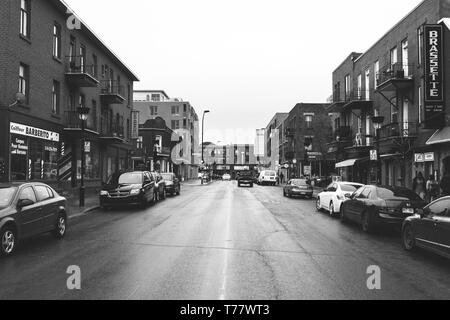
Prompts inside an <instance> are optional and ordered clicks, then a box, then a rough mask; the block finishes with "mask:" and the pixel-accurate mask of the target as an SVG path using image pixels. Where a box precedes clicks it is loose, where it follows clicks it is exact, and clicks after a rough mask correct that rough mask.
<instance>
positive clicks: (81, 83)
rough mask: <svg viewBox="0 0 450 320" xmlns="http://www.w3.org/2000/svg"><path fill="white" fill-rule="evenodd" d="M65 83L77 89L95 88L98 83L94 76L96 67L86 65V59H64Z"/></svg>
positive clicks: (76, 57) (73, 57)
mask: <svg viewBox="0 0 450 320" xmlns="http://www.w3.org/2000/svg"><path fill="white" fill-rule="evenodd" d="M66 59H67V62H66V71H65V75H66V81H67V82H68V83H69V85H71V86H74V87H77V88H96V87H98V84H99V81H98V80H97V77H96V75H95V73H96V66H94V65H87V64H86V58H84V57H81V56H69V57H66Z"/></svg>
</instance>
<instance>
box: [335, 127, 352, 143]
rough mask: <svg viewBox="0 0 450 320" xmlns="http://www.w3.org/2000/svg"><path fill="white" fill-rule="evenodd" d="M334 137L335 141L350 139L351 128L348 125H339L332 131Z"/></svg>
mask: <svg viewBox="0 0 450 320" xmlns="http://www.w3.org/2000/svg"><path fill="white" fill-rule="evenodd" d="M334 139H335V141H337V142H341V141H349V140H352V139H353V134H352V128H351V127H348V126H344V127H339V128H338V129H336V130H335V131H334Z"/></svg>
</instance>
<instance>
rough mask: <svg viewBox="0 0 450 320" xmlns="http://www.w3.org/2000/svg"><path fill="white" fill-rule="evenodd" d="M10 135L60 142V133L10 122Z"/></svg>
mask: <svg viewBox="0 0 450 320" xmlns="http://www.w3.org/2000/svg"><path fill="white" fill-rule="evenodd" d="M10 133H11V134H19V135H22V136H27V137H33V138H38V139H43V140H49V141H56V142H59V133H56V132H53V131H48V130H43V129H39V128H34V127H30V126H27V125H24V124H19V123H15V122H10Z"/></svg>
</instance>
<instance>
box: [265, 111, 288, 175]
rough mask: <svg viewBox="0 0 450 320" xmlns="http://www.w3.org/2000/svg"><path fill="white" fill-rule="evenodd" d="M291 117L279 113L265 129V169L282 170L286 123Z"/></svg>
mask: <svg viewBox="0 0 450 320" xmlns="http://www.w3.org/2000/svg"><path fill="white" fill-rule="evenodd" d="M288 116H289V114H288V113H277V114H275V116H274V117H273V118H272V119H271V120H270V122H269V124H268V125H267V127H266V129H265V136H264V144H265V148H266V149H265V162H266V163H265V167H267V168H269V169H271V170H276V171H278V170H280V169H281V161H282V154H283V153H284V147H285V140H286V139H285V137H284V134H283V132H284V121H285V120H286V119H287V117H288Z"/></svg>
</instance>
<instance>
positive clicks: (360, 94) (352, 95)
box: [345, 89, 373, 102]
mask: <svg viewBox="0 0 450 320" xmlns="http://www.w3.org/2000/svg"><path fill="white" fill-rule="evenodd" d="M372 99H373V91H372V90H363V89H355V90H353V91H351V92H349V93H347V94H346V96H345V101H346V102H350V101H372Z"/></svg>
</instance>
